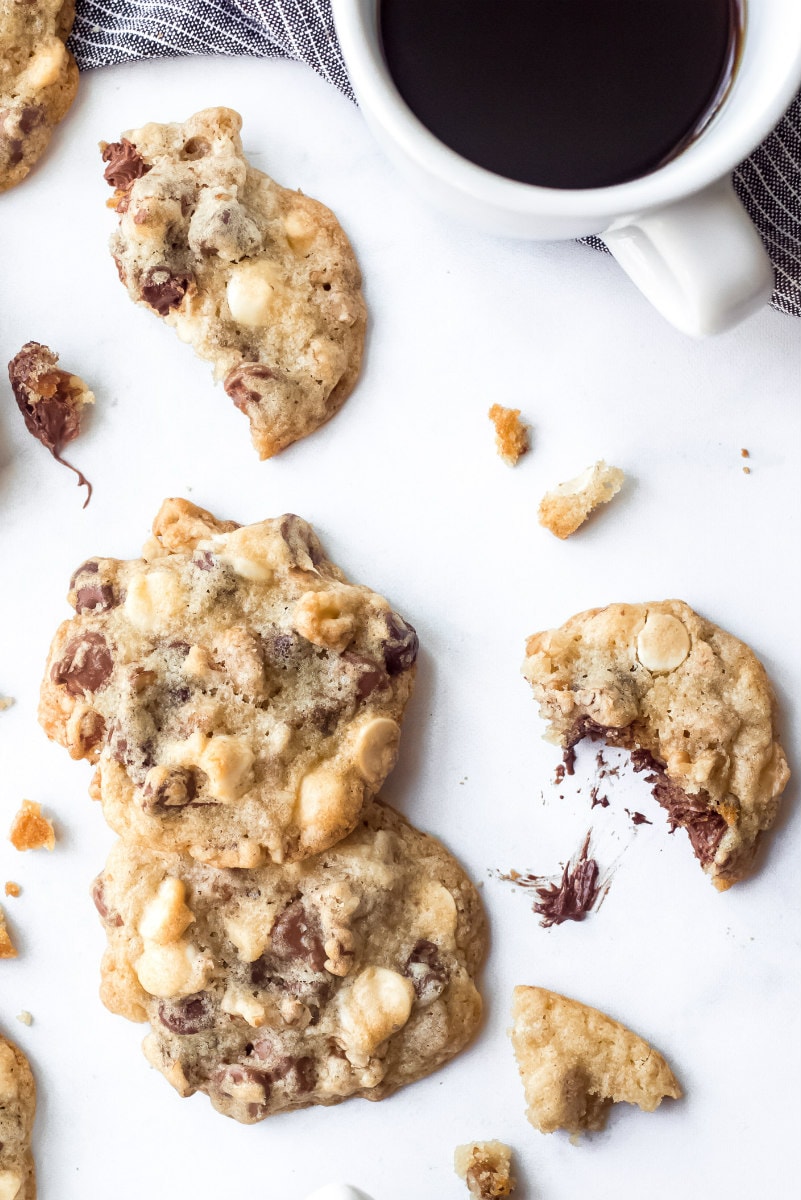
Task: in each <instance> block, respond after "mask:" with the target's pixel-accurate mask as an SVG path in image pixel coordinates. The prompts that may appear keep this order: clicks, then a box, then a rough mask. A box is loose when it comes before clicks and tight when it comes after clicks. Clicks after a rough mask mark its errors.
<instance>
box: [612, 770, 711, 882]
mask: <svg viewBox="0 0 801 1200" xmlns="http://www.w3.org/2000/svg"><path fill="white" fill-rule="evenodd" d="M631 761H632V764H633V766H634V770H635V771H637V772H638V773H642V772H644V771H648V772H649V774H648V775H646V777H645V781H646V783H650V785H651V792H652V794H653V797H654V799H655V800H656V802H657V803H658V804H660V805H661V806H662V808H664V810H665V812H666V813H667V815H668V822H669V824H670V832H671V833H674V832H675V830H676V829H678V828H681V829H686V830H687V836H688V837H689V839H690V843H691V845H692V848H693V851H694V853H695V857H696V858H697V859H698V861H699V862H700V863H701V865H702V866H704V867H706V866H708V865H709V864H710V863H711V862H712V861H713V860H714V858H715V855H716V854H717V850H718V846H719V845H720V841H721V838H722V837H723V835H724V833H725V832H726V830H727V829H728V826H727V824H726V822H725V821H724V819H723V817H722V816H721V815H720V813H719V812H717V811H716V809H715V808H714V806H713V804H712V801H711V799H710V797H709V793H708V792H698V793H697V794H696V795H690V794H689V793H687V792H685V791H684V790H683V788H680V787H679V786H678V784H676V783H673V781H672V780H670V779H668V777H667V775H666V774H665V768H664V767H663V765H662V764H661V763H660V762H657V760H656V759H655V758H654V757H653V755H652V754H649V753H648V751H647V750H632V752H631Z"/></svg>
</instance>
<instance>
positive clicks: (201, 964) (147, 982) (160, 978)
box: [134, 941, 214, 1000]
mask: <svg viewBox="0 0 801 1200" xmlns="http://www.w3.org/2000/svg"><path fill="white" fill-rule="evenodd" d="M134 969H135V970H136V974H137V976H138V978H139V982H140V983H141V985H142V987H143V988H144V989H145V991H146V992H148V993H149V994H150V995H151V996H158V997H159V998H160V999H162V1000H170V999H173V998H175V997H180V996H191V995H192V993H193V992H199V991H201V990H202V989H203V987H204V986H205V984H206V981H207V979H208V978H209V975H210V974H211V972H212V970H213V969H214V963H213V962H212V961H211V959H210V958H206V957H205V956H204V955H202V954H200V952H199V951H198V949H197V947H196V946H193V945H192V943H191V942H185V941H180V942H170V943H169V944H168V945H166V946H161V945H159V943H158V942H150V941H146V942H145V948H144V950H143V951H142V954H141V956H140V958H139V959H138V961H137V962H136V963H135V965H134Z"/></svg>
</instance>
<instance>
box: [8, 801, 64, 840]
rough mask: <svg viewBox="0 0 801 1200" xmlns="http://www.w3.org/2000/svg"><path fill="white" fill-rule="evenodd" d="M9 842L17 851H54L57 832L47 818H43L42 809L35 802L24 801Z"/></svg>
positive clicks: (12, 827)
mask: <svg viewBox="0 0 801 1200" xmlns="http://www.w3.org/2000/svg"><path fill="white" fill-rule="evenodd" d="M9 840H10V841H11V844H12V845H13V846H14V847H15V848H16V849H17V850H41V849H42V847H45V848H46V849H47V850H52V849H53V847H54V846H55V844H56V832H55V830H54V829H53V826H52V824H51V823H50V821H48V819H47V817H43V816H42V810H41V807H40V806H39V805H38V804H36V803H35V802H34V801H33V800H23V801H22V808H21V809H20V810H19V812H18V813H17V815H16V817H15V818H14V820H13V822H12V825H11V832H10V833H9Z"/></svg>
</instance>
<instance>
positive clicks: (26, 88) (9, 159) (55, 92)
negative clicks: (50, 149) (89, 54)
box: [0, 0, 78, 192]
mask: <svg viewBox="0 0 801 1200" xmlns="http://www.w3.org/2000/svg"><path fill="white" fill-rule="evenodd" d="M74 16H75V3H74V0H25V2H24V3H23V2H20V0H0V192H4V191H7V190H8V188H11V187H14V185H15V184H17V183H20V182H21V180H23V179H24V178H25V176H26V175H27V174H28V172H29V171H30V170H31V168H32V167H33V166H34V165H35V164H36V162H37V161H38V159H39V158H40V157H41V156H42V154H43V153H44V151H45V149H46V148H47V144H48V142H49V141H50V137H51V135H52V133H53V128H54V126H55V125H57V124H58V122H59V121H60V120H61V119H62V118H63V117H64V116H65V115H66V113H67V110H68V109H69V107H70V105H71V104H72V101H73V100H74V98H75V93H76V91H77V89H78V67H77V64H76V62H75V59H74V58H73V56H72V54H71V53H70V51H69V50H68V49H67V47H66V45H65V42H66V40H67V38H68V37H69V33H70V30H71V29H72V22H73V18H74Z"/></svg>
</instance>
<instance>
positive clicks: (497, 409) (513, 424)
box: [487, 404, 529, 467]
mask: <svg viewBox="0 0 801 1200" xmlns="http://www.w3.org/2000/svg"><path fill="white" fill-rule="evenodd" d="M487 416H488V417H489V419H490V420H491V421H492V423H493V425H494V426H495V448H496V450H497V451H498V454H499V455H500V456H501V458H502V459H503V461H504V462H505V463H506V464H507V466H509V467H514V466H517V464H518V462H519V461H520V459H521V458H522V457H523V455H524V454H525V453H526V451H527V450H528V449H529V434H528V425H526V424H525V422H524V421H521V420H520V409H519V408H503V407H502V406H501V405H500V404H493V406H492V408H491V409H490V410H489V412H488V413H487Z"/></svg>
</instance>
